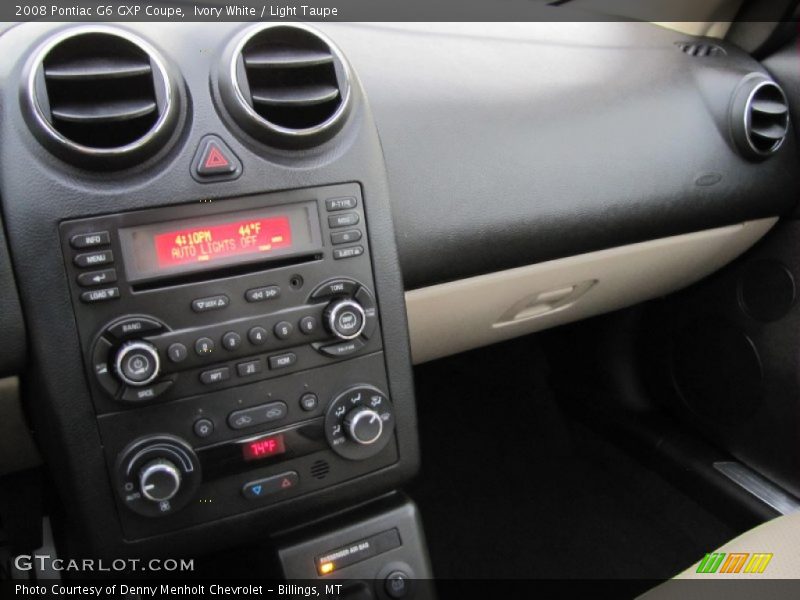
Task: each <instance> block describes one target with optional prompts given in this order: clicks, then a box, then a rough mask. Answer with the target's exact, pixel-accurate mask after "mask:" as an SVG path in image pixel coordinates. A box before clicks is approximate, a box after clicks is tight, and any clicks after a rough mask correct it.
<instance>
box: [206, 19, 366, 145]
mask: <svg viewBox="0 0 800 600" xmlns="http://www.w3.org/2000/svg"><path fill="white" fill-rule="evenodd" d="M220 92H221V94H222V97H223V99H224V101H225V105H226V107H227V108H228V110H229V111H230V113H231V115H232V116H233V117H234V118H235V119H236V121H237V122H238V123H239V125H240V126H241V127H242V128H243V129H245V131H247V132H248V133H250V134H251V135H253V136H254V137H256V138H258V139H260V140H262V141H263V142H265V143H267V144H272V145H276V146H282V147H288V148H303V147H309V146H314V145H317V144H320V143H322V142H324V141H326V140H328V139H330V138H331V137H332V136H333V135H334V134H336V133H337V132H338V131H339V130H340V129H341V127H342V125H343V123H344V119H345V117H346V115H347V111H348V109H349V105H350V73H349V69H348V66H347V63H346V61H345V60H344V58H343V57H342V55H341V53H340V52H339V50H338V49H337V48H336V47H335V46H334V45H333V43H332V42H331V41H330V40H328V39H327V38H326V37H325V36H323V35H322V34H321V33H319V32H316V31H313V30H312V29H310V28H308V27H305V26H302V25H270V26H266V27H263V26H257V27H256V28H255V29H250V30H248V31H247V32H245V34H244V35H243V36H242V37H241V38H240V39H238V40H237V41H236V43H235V44H234V45H233V46H232V50H231V51H230V52H229V53H226V55H225V57H224V58H223V69H222V77H221V80H220Z"/></svg>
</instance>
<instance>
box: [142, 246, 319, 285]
mask: <svg viewBox="0 0 800 600" xmlns="http://www.w3.org/2000/svg"><path fill="white" fill-rule="evenodd" d="M322 258H323V255H322V253H319V252H314V253H312V254H304V255H300V256H292V257H287V258H281V259H272V260H269V261H259V262H253V263H247V264H243V265H229V266H224V267H220V268H218V269H209V270H207V271H201V272H195V273H186V274H182V275H174V276H172V277H166V278H159V279H156V280H151V281H143V282H139V283H134V284H131V290H133V291H134V292H146V291H150V290H157V289H161V288H167V287H174V286H177V285H186V284H188V283H204V282H207V281H214V280H217V279H224V278H225V277H235V276H237V275H244V274H247V273H256V272H259V271H267V270H272V269H279V268H281V267H291V266H294V265H303V264H306V263H311V262H316V261H319V260H322Z"/></svg>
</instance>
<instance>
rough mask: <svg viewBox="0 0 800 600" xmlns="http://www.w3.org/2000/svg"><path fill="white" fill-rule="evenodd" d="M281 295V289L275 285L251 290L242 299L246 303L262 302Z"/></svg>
mask: <svg viewBox="0 0 800 600" xmlns="http://www.w3.org/2000/svg"><path fill="white" fill-rule="evenodd" d="M280 295H281V288H279V287H278V286H277V285H268V286H265V287H260V288H253V289H252V290H247V291H246V292H245V293H244V299H245V300H247V301H248V302H263V301H264V300H274V299H275V298H279V297H280Z"/></svg>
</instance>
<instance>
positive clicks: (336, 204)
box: [325, 196, 358, 212]
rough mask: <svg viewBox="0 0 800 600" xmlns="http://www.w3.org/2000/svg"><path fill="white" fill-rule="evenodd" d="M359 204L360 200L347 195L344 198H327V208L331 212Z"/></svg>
mask: <svg viewBox="0 0 800 600" xmlns="http://www.w3.org/2000/svg"><path fill="white" fill-rule="evenodd" d="M357 204H358V200H356V199H355V198H353V197H352V196H346V197H344V198H328V199H327V200H325V208H327V209H328V210H329V211H330V212H333V211H336V210H347V209H350V208H355V207H356V205H357Z"/></svg>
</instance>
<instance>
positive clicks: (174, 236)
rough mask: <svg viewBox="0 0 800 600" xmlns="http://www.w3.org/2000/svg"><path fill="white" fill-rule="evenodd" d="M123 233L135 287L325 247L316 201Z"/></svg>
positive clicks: (156, 225)
mask: <svg viewBox="0 0 800 600" xmlns="http://www.w3.org/2000/svg"><path fill="white" fill-rule="evenodd" d="M119 234H120V242H121V244H122V250H123V255H124V260H125V268H126V273H127V275H128V280H129V281H132V282H133V281H139V280H142V279H151V278H156V277H159V276H163V275H176V274H182V273H189V272H194V271H200V270H205V269H213V268H217V267H221V266H230V265H238V264H242V263H248V262H256V261H264V260H269V259H271V258H275V257H287V256H294V255H302V254H309V253H312V252H314V251H318V250H319V249H320V248H321V243H320V238H321V234H320V226H319V217H318V215H317V205H316V203H315V202H305V203H301V204H289V205H283V206H274V207H268V208H262V209H254V210H245V211H239V212H231V213H219V214H214V215H207V216H203V217H195V218H190V219H184V220H178V221H167V222H164V223H157V224H150V225H144V226H141V227H130V228H125V229H120V230H119Z"/></svg>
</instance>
